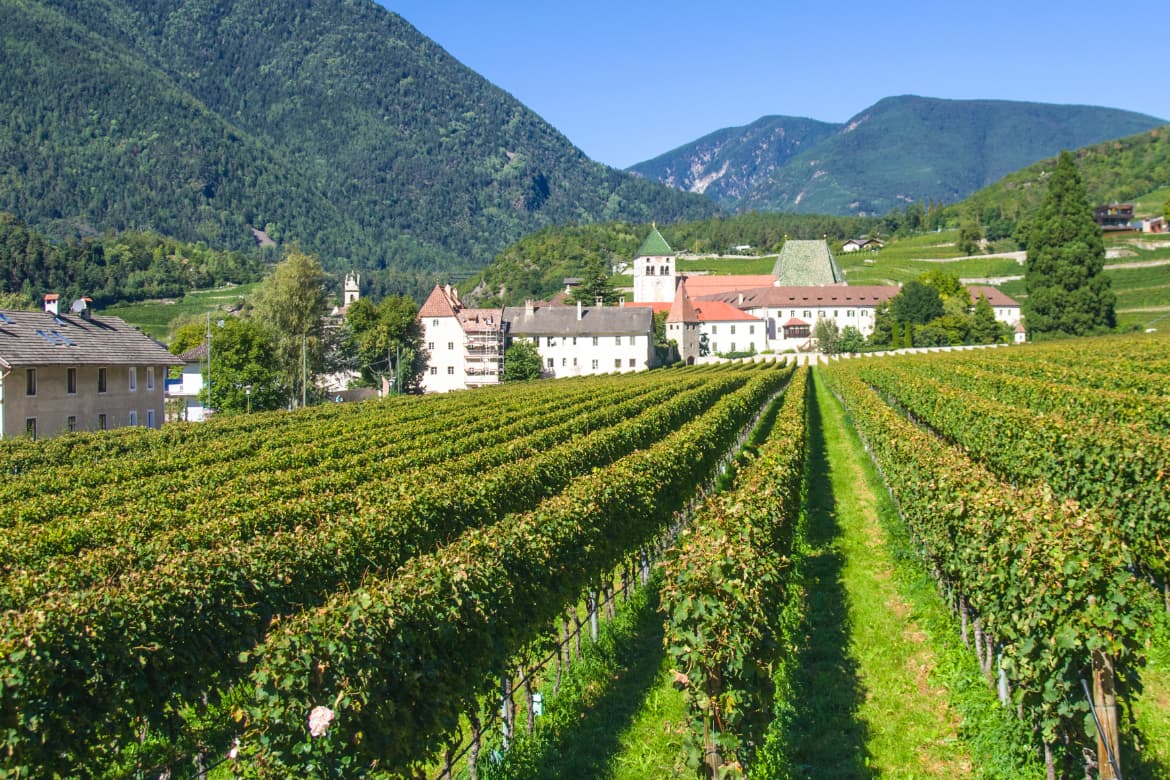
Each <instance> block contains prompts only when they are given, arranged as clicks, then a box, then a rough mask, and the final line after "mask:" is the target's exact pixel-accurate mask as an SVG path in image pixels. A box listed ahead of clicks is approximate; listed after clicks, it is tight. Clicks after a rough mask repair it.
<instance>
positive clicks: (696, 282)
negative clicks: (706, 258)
mask: <svg viewBox="0 0 1170 780" xmlns="http://www.w3.org/2000/svg"><path fill="white" fill-rule="evenodd" d="M685 278H686V285H687V294H689V295H690V296H691V299H692V300H694V299H697V298H702V297H705V296H708V295H717V294H719V293H729V292H738V291H740V290H750V289H752V288H755V287H767V286H769V285H771V284H772V283H773V282H775V281H776V279H775V278H774V277H772V275H771V274H709V275H698V276H687V277H685Z"/></svg>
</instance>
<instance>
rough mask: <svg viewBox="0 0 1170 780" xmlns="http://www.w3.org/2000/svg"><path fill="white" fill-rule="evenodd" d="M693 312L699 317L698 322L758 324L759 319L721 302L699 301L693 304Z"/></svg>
mask: <svg viewBox="0 0 1170 780" xmlns="http://www.w3.org/2000/svg"><path fill="white" fill-rule="evenodd" d="M695 311H696V312H697V313H698V315H699V322H741V321H743V320H752V321H753V322H758V321H759V319H760V318H759V317H753V316H752V315H750V314H748V313H747V312H746V311H743V310H741V309H739V308H736V307H735V306H732V305H731V304H730V303H724V302H723V301H700V302H699V303H696V304H695Z"/></svg>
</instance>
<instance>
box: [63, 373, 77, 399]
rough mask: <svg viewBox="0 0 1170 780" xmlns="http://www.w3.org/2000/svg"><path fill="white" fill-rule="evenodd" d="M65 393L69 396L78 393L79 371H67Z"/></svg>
mask: <svg viewBox="0 0 1170 780" xmlns="http://www.w3.org/2000/svg"><path fill="white" fill-rule="evenodd" d="M65 392H67V393H69V395H75V394H76V393H77V369H76V368H70V369H67V370H66V371H65Z"/></svg>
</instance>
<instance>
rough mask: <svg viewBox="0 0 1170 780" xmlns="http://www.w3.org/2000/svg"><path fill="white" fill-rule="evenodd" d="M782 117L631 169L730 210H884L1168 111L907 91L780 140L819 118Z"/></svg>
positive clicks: (1147, 123)
mask: <svg viewBox="0 0 1170 780" xmlns="http://www.w3.org/2000/svg"><path fill="white" fill-rule="evenodd" d="M774 119H775V120H776V128H778V129H777V130H774V131H773V134H772V135H769V134H768V133H767V132H763V131H764V130H767V129H768V128H771V127H772V124H771V123H770V121H766V120H760V121H759V122H757V123H754V124H752V125H748V126H747V127H745V128H742V129H734V128H733V129H732V130H728V131H720V132H719V133H715V134H712V135H710V136H707V137H705V138H703V139H700V140H698V141H696V142H694V143H693V144H689V145H687V146H684V147H681V148H679V149H676V150H674V151H673V152H670V153H668V154H667V155H663V156H662V157H659V158H656V159H655V160H651V161H648V162H646V163H641V164H639V165H636V166H634V167H633V168H632V170H635V171H638V172H640V173H643V174H645V175H647V176H651V177H653V178H656V179H657V180H659V181H663V182H666V183H669V184H672V185H673V186H677V187H681V188H684V189H690V190H698V189H700V185H701V188H702V190H703V191H705V192H707V193H708V194H709V195H711V196H712V197H714V198H715V199H716V200H717V201H719V203H720V205H722V206H724V207H725V208H728V209H734V210H747V209H757V210H774V211H795V212H801V213H821V214H869V215H876V214H885V213H887V212H888V211H890V210H891V209H894V208H899V209H900V208H903V207H904V206H905V205H906V204H908V203H923V204H925V203H927V202H929V201H937V202H942V203H954V202H955V201H958V200H961V199H963V198H965V197H966V196H967V195H969V194H970V193H972V192H974V191H976V190H978V189H980V188H981V187H986V186H988V185H989V184H991V183H993V182H995V181H997V180H998V179H1000V178H1001V177H1003V176H1005V175H1006V174H1009V173H1011V172H1012V171H1016V170H1018V169H1020V168H1022V167H1024V166H1026V165H1029V164H1031V163H1033V162H1035V161H1037V160H1039V159H1042V158H1045V157H1048V156H1051V155H1055V154H1056V153H1057V152H1059V151H1060V150H1061V149H1075V148H1079V147H1082V146H1086V145H1088V144H1093V143H1098V142H1102V141H1105V140H1107V139H1112V138H1120V137H1123V136H1127V135H1131V134H1133V133H1138V132H1141V131H1145V130H1149V129H1151V128H1153V127H1156V126H1158V125H1161V124H1164V122H1165V120H1164V119H1156V118H1154V117H1150V116H1145V115H1143V114H1137V113H1133V112H1129V111H1120V110H1117V109H1110V108H1100V107H1095V106H1065V105H1049V104H1042V103H1026V102H1014V101H1001V100H941V99H937V98H925V97H918V96H913V95H903V96H899V97H890V98H885V99H884V100H881V101H879V102H878V103H876V104H875V105H873V106H872V107H870V108H867V109H866V110H864V111H862V112H861V113H859V114H857V115H856V116H854V117H853V118H852V119H850V120H849V121H848V122H846V123H845V124H844V125H837V126H832V125H818V126H816V127H815V129H809V128H801V127H799V126H797V127H796V128H794V131H793V137H792V138H791V141H792V143H789V144H787V145H786V144H780V145H779V146H778V148H776V149H772V148H770V146H775V145H776V135H775V133H777V132H782V131H783V130H784V128H785V127H786V126H787V125H786V123H788V122H793V121H803V122H809V121H811V120H791V119H789V118H784V117H779V118H774ZM826 130H829V131H831V132H828V133H827V134H825V135H823V136H822V135H820V133H823V132H825V131H826ZM781 137H783V136H781ZM797 142H800V143H799V145H798V144H797ZM724 179H726V180H727V181H726V182H724Z"/></svg>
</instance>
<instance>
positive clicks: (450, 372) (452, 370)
mask: <svg viewBox="0 0 1170 780" xmlns="http://www.w3.org/2000/svg"><path fill="white" fill-rule="evenodd" d="M447 376H455V366H447Z"/></svg>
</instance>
